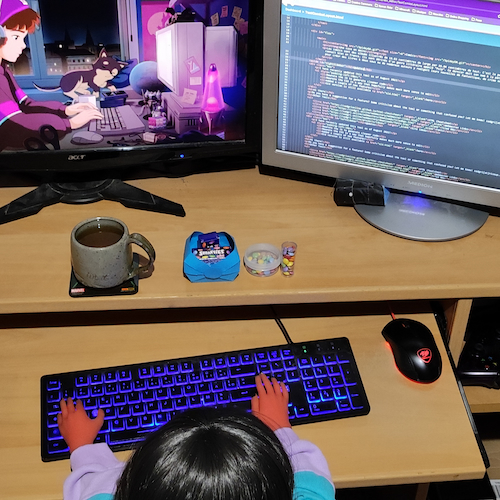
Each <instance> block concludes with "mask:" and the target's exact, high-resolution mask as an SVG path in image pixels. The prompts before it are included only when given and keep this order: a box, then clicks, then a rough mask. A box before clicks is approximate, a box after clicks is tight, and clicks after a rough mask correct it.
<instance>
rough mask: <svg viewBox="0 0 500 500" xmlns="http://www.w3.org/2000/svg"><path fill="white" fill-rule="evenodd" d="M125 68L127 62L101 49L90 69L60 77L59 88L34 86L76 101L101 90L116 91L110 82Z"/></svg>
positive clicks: (70, 72)
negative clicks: (60, 93) (80, 97)
mask: <svg viewBox="0 0 500 500" xmlns="http://www.w3.org/2000/svg"><path fill="white" fill-rule="evenodd" d="M127 66H128V63H127V62H124V61H118V60H117V59H115V58H114V57H111V56H108V54H107V52H106V49H102V50H101V52H100V53H99V57H98V58H97V59H96V60H95V61H94V63H93V64H92V69H86V70H74V71H69V72H68V73H66V74H65V75H63V76H62V77H61V81H60V84H59V87H52V88H46V87H39V86H38V85H36V84H34V85H35V87H36V88H37V89H38V90H42V91H44V92H55V91H57V90H62V91H63V94H64V95H67V96H68V97H69V98H70V99H75V100H78V97H79V96H80V95H96V96H98V95H99V92H100V91H101V89H107V90H111V91H115V90H116V87H115V86H114V85H113V84H112V83H111V80H112V79H113V78H114V77H115V76H116V75H118V73H119V72H120V71H121V70H122V69H123V68H125V67H127Z"/></svg>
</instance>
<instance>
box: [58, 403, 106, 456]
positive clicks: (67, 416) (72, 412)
mask: <svg viewBox="0 0 500 500" xmlns="http://www.w3.org/2000/svg"><path fill="white" fill-rule="evenodd" d="M60 405H61V413H59V414H58V415H57V424H58V426H59V432H60V433H61V436H62V437H63V438H64V440H65V441H66V444H67V445H68V446H69V451H70V453H73V452H74V451H75V450H76V449H77V448H80V446H83V445H85V444H92V443H93V442H94V439H95V438H96V436H97V433H98V432H99V430H100V428H101V427H102V424H103V423H104V411H103V410H102V409H100V410H99V411H98V413H97V417H96V418H94V419H91V418H89V416H88V415H87V412H86V411H85V409H84V408H83V403H82V402H81V400H77V401H76V404H74V403H73V400H72V399H71V398H68V401H67V402H66V401H65V400H64V399H62V400H61V402H60Z"/></svg>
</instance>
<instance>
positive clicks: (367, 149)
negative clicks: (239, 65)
mask: <svg viewBox="0 0 500 500" xmlns="http://www.w3.org/2000/svg"><path fill="white" fill-rule="evenodd" d="M298 3H299V4H300V5H297V2H293V3H292V2H286V1H283V2H282V11H281V34H280V37H281V38H280V58H279V60H280V63H279V65H280V66H279V96H278V103H279V105H278V124H277V125H278V128H277V146H276V149H277V150H279V151H286V152H292V153H300V154H305V155H308V156H313V157H317V158H322V159H327V160H335V161H339V162H345V163H348V164H349V163H353V164H354V163H355V164H357V165H362V166H366V167H373V168H377V169H384V170H387V171H391V172H401V173H406V174H413V175H415V176H416V177H420V178H427V179H429V180H430V179H442V180H448V181H454V182H457V183H465V184H473V185H476V186H487V187H491V188H500V165H499V164H498V158H500V140H499V139H500V94H499V92H500V36H498V35H499V28H500V19H499V18H498V15H496V14H495V12H494V11H495V9H496V10H498V11H499V13H500V4H496V5H495V4H494V3H489V2H485V1H479V0H471V1H464V2H458V3H459V4H460V5H452V4H451V3H450V4H447V5H444V4H446V2H443V1H441V2H439V3H437V2H421V3H418V4H417V3H415V2H403V1H397V2H396V1H394V0H390V1H389V0H388V1H382V2H370V1H350V2H349V3H345V2H343V1H319V2H318V1H311V2H298ZM499 15H500V14H499Z"/></svg>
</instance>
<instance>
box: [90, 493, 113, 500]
mask: <svg viewBox="0 0 500 500" xmlns="http://www.w3.org/2000/svg"><path fill="white" fill-rule="evenodd" d="M89 500H113V495H111V493H99V494H98V495H94V496H93V497H90V498H89Z"/></svg>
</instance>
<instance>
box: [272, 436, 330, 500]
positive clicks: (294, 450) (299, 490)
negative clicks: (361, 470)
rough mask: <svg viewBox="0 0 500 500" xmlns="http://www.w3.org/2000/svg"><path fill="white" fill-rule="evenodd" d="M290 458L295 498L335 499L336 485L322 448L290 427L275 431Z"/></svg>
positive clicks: (301, 499) (311, 499) (295, 499)
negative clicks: (299, 435)
mask: <svg viewBox="0 0 500 500" xmlns="http://www.w3.org/2000/svg"><path fill="white" fill-rule="evenodd" d="M275 434H276V435H277V436H278V439H279V440H280V442H281V444H282V445H283V447H284V448H285V451H286V453H287V455H288V457H289V458H290V462H291V464H292V470H293V473H294V490H293V500H334V499H335V487H334V485H333V482H332V475H331V474H330V469H329V468H328V463H327V461H326V458H325V457H324V455H323V453H322V452H321V450H320V449H319V448H318V447H317V446H316V445H314V444H313V443H311V442H310V441H306V440H304V439H300V438H299V437H298V436H297V434H295V432H294V431H293V430H292V429H291V428H290V427H283V428H281V429H278V430H277V431H275Z"/></svg>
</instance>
